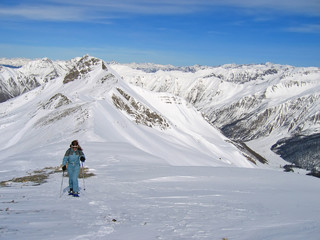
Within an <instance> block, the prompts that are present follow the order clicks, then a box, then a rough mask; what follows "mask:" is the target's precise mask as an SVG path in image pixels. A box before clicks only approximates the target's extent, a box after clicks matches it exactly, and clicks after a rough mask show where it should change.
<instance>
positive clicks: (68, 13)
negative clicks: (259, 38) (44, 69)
mask: <svg viewBox="0 0 320 240" xmlns="http://www.w3.org/2000/svg"><path fill="white" fill-rule="evenodd" d="M220 7H231V8H233V9H238V10H239V11H243V12H245V11H248V12H250V13H251V14H252V13H254V12H256V13H257V15H258V13H261V12H263V11H275V12H278V13H281V12H285V13H286V14H288V13H290V14H303V15H314V16H320V1H319V0H304V1H301V0H241V1H239V0H224V1H221V0H170V1H169V0H162V1H159V0H122V1H119V0H109V1H106V0H90V1H87V0H86V1H82V0H42V1H38V0H30V1H29V2H28V5H26V4H25V2H24V1H22V0H17V1H15V2H14V4H10V5H4V4H3V3H2V4H1V3H0V18H7V19H8V18H14V17H19V18H24V19H32V20H45V21H98V20H101V19H110V18H116V17H125V16H126V15H127V14H145V15H172V14H189V13H195V12H201V11H209V10H216V9H219V8H220Z"/></svg>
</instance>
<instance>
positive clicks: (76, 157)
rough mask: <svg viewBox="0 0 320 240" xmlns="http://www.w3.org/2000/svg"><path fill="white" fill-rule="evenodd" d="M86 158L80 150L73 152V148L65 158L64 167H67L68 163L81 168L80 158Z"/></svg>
mask: <svg viewBox="0 0 320 240" xmlns="http://www.w3.org/2000/svg"><path fill="white" fill-rule="evenodd" d="M81 156H83V157H85V156H84V154H83V152H82V151H81V150H79V149H77V150H76V151H73V149H72V148H69V149H68V150H67V151H66V153H65V155H64V158H63V161H62V166H65V165H66V164H67V163H68V165H71V166H80V157H81Z"/></svg>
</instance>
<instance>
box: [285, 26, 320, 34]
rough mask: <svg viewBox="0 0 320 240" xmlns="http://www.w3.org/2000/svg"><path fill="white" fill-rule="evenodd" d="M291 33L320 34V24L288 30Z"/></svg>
mask: <svg viewBox="0 0 320 240" xmlns="http://www.w3.org/2000/svg"><path fill="white" fill-rule="evenodd" d="M286 30H287V31H289V32H300V33H320V24H305V25H300V26H296V27H290V28H287V29H286Z"/></svg>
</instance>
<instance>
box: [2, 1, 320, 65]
mask: <svg viewBox="0 0 320 240" xmlns="http://www.w3.org/2000/svg"><path fill="white" fill-rule="evenodd" d="M0 32H1V37H0V57H7V58H13V57H25V58H42V57H48V58H51V59H54V60H56V59H61V60H68V59H71V58H74V57H78V56H82V55H85V54H89V55H91V56H95V57H98V58H101V59H103V60H106V61H117V62H121V63H128V62H153V63H159V64H173V65H177V66H185V65H194V64H200V65H211V66H216V65H221V64H227V63H237V64H250V63H264V62H273V63H279V64H289V65H294V66H317V67H320V0H223V1H222V0H163V1H160V0H158V1H155V0H124V1H121V0H90V1H88V0H86V1H82V0H15V1H12V0H1V2H0Z"/></svg>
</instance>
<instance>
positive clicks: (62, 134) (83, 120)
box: [0, 56, 320, 240]
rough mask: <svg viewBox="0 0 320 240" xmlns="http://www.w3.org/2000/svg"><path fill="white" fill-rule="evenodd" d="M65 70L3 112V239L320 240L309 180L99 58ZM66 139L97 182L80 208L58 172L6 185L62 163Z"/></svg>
mask: <svg viewBox="0 0 320 240" xmlns="http://www.w3.org/2000/svg"><path fill="white" fill-rule="evenodd" d="M69 64H71V65H70V66H72V67H67V68H63V69H64V70H63V71H61V73H60V72H59V74H58V76H57V77H56V78H54V79H51V80H50V81H46V82H43V84H41V86H39V87H37V88H35V89H33V90H31V91H29V92H27V93H25V94H23V95H20V96H18V97H16V98H13V99H11V100H8V101H6V102H3V103H1V104H0V135H1V138H0V162H1V166H2V167H1V170H0V172H1V175H0V182H2V184H1V185H2V186H1V187H0V238H1V239H139V240H141V239H146V240H147V239H222V238H228V239H229V240H231V239H277V240H279V239H280V240H281V239H291V240H292V239H297V240H298V239H315V238H317V236H318V235H319V233H320V230H319V229H320V228H319V224H320V220H319V218H318V216H319V210H320V208H319V206H318V204H317V199H319V195H320V193H319V192H318V191H314V189H317V188H319V185H320V182H319V180H318V179H316V178H312V177H309V176H304V175H299V174H292V173H284V172H282V171H281V170H279V169H271V168H270V167H268V166H264V165H261V164H259V163H258V165H255V164H253V163H252V162H250V161H248V159H247V158H246V157H245V156H244V155H243V153H242V152H241V151H240V150H238V149H237V148H236V147H235V146H234V145H233V144H231V143H230V141H229V140H228V139H227V138H226V137H224V136H223V135H222V134H221V133H220V132H219V131H218V130H216V129H215V128H213V127H212V126H211V125H210V124H209V123H208V122H207V121H206V120H205V119H204V118H203V117H202V115H201V114H200V113H199V112H197V111H196V110H195V108H194V107H193V106H191V105H190V104H189V103H187V102H186V101H185V100H183V99H182V98H179V97H176V96H173V95H170V94H168V93H151V92H148V91H146V90H143V89H141V88H138V87H133V86H131V85H128V84H127V83H125V82H124V81H123V80H122V79H121V78H120V77H119V75H118V74H117V72H115V71H114V70H113V69H112V68H110V67H109V66H106V65H105V63H103V62H102V61H99V60H97V59H94V58H91V57H89V56H84V57H83V58H78V59H74V60H72V61H71V62H69ZM67 76H68V77H67ZM70 76H74V77H73V79H71V77H70ZM66 79H68V81H66ZM69 80H71V81H69ZM73 139H78V140H79V141H80V144H81V146H82V147H83V148H84V152H85V154H86V157H87V160H86V162H85V166H87V167H89V169H90V172H92V173H94V174H95V176H93V177H90V178H86V179H79V183H80V187H81V191H80V192H81V193H80V198H79V199H77V198H73V197H70V196H67V193H66V192H67V190H68V187H67V182H68V179H67V178H66V177H63V176H62V173H61V172H57V173H52V174H50V175H49V178H48V179H47V180H46V182H45V183H42V184H40V185H34V184H32V183H30V182H19V183H16V182H14V181H9V180H11V179H13V178H17V177H22V176H26V175H31V176H32V175H34V171H41V170H43V169H45V168H53V167H56V166H59V165H60V163H61V161H62V158H63V155H64V153H65V151H66V150H67V148H68V145H69V144H70V142H71V141H72V140H73ZM278 163H281V162H278ZM47 171H49V170H48V169H47ZM4 182H7V183H6V184H4ZM4 186H5V187H4ZM61 186H62V189H61V188H60V187H61ZM60 190H62V193H63V194H62V195H60Z"/></svg>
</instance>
